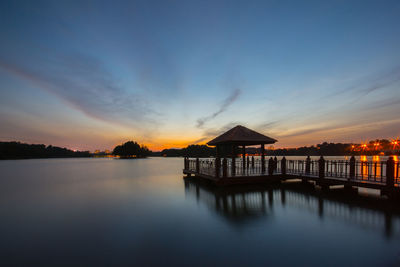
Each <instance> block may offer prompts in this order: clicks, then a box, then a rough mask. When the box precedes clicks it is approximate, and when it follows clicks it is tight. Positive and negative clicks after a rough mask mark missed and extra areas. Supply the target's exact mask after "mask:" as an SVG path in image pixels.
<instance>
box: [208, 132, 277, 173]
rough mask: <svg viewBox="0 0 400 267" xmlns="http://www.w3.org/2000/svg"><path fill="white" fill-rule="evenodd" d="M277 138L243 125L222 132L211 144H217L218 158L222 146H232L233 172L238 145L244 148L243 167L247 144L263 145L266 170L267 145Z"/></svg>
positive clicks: (262, 169) (262, 164) (262, 157)
mask: <svg viewBox="0 0 400 267" xmlns="http://www.w3.org/2000/svg"><path fill="white" fill-rule="evenodd" d="M275 142H277V140H276V139H273V138H271V137H268V136H265V135H263V134H260V133H258V132H256V131H253V130H250V129H249V128H246V127H244V126H242V125H237V126H236V127H234V128H232V129H230V130H229V131H227V132H225V133H223V134H221V135H220V136H218V137H216V138H214V139H213V140H211V141H209V142H208V143H207V144H208V145H209V146H216V149H217V155H216V157H217V159H218V158H220V156H221V155H220V154H221V153H220V151H221V147H224V148H230V150H231V158H232V164H231V166H232V173H235V166H236V164H235V158H236V155H237V151H236V147H241V148H242V158H243V160H242V164H243V169H245V167H246V146H254V145H261V171H262V172H265V147H264V146H265V145H266V144H274V143H275Z"/></svg>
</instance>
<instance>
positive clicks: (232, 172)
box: [184, 157, 400, 187]
mask: <svg viewBox="0 0 400 267" xmlns="http://www.w3.org/2000/svg"><path fill="white" fill-rule="evenodd" d="M184 169H185V170H187V171H190V172H193V173H197V174H202V175H207V176H211V177H214V178H216V179H220V178H235V177H244V176H266V175H286V174H287V175H292V176H293V175H295V176H299V177H313V178H320V179H324V178H332V179H338V180H347V181H358V182H368V183H376V184H388V185H389V186H390V185H393V186H397V187H399V186H400V178H399V173H400V164H399V162H398V161H397V162H395V161H394V160H393V158H389V160H387V161H357V160H355V158H354V157H352V158H351V159H350V160H325V159H324V158H323V157H321V158H320V159H319V160H311V159H310V158H307V159H305V160H287V159H286V158H285V157H283V158H282V159H281V160H277V159H272V158H270V159H268V160H267V159H266V160H265V161H264V164H263V162H262V160H261V159H255V158H254V157H251V158H250V157H247V158H244V159H243V158H240V159H239V158H236V159H235V160H232V159H228V158H217V159H216V158H206V159H204V158H203V159H200V158H185V168H184Z"/></svg>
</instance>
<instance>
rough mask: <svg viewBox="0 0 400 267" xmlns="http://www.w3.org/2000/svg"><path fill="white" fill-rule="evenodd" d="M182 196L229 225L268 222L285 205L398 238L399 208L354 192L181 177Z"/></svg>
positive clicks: (297, 185)
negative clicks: (217, 183)
mask: <svg viewBox="0 0 400 267" xmlns="http://www.w3.org/2000/svg"><path fill="white" fill-rule="evenodd" d="M184 181H185V193H186V195H187V196H190V197H195V198H196V200H197V201H198V202H199V203H202V204H205V205H206V206H207V207H208V208H209V209H211V210H212V211H214V212H216V213H217V214H218V215H220V216H222V217H223V218H224V219H226V221H227V222H228V223H230V224H234V225H241V226H245V225H246V224H247V223H249V222H250V221H255V220H259V219H261V218H262V219H269V218H273V217H274V216H275V214H274V210H276V209H281V208H284V207H285V206H287V207H290V208H294V209H297V210H300V211H304V210H306V211H308V212H310V213H312V214H314V215H315V216H318V217H319V218H320V220H321V221H322V222H323V221H324V220H326V219H327V218H329V219H328V221H332V220H337V221H339V222H341V223H345V224H348V225H352V226H356V227H359V228H364V229H366V230H368V231H373V232H376V231H380V232H381V233H382V234H383V235H384V236H385V237H387V238H393V237H396V238H400V208H399V207H398V205H396V204H395V203H393V202H390V201H389V200H386V199H381V198H376V197H371V196H363V195H359V194H358V193H357V192H355V191H353V192H347V191H345V190H340V189H339V190H334V191H330V192H322V191H319V190H316V189H315V188H314V187H313V186H312V185H304V184H297V183H284V184H281V185H275V186H245V187H243V186H241V187H237V186H233V187H225V188H221V187H216V186H214V185H212V184H209V183H207V182H203V181H199V180H196V179H195V178H190V177H188V178H185V179H184Z"/></svg>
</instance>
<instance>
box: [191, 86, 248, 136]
mask: <svg viewBox="0 0 400 267" xmlns="http://www.w3.org/2000/svg"><path fill="white" fill-rule="evenodd" d="M240 94H241V90H240V89H235V90H233V91H232V93H231V94H230V95H229V96H228V97H227V98H226V99H225V100H224V101H223V102H222V104H221V106H220V108H219V109H218V110H217V111H216V112H214V113H213V114H211V115H209V116H207V117H203V118H200V119H198V120H197V124H196V127H197V128H202V127H203V126H204V124H205V123H207V122H208V121H210V120H212V119H214V118H215V117H217V116H218V115H220V114H221V113H222V112H224V111H225V110H227V109H228V107H229V106H230V105H232V104H233V103H234V102H235V101H236V100H237V99H238V97H239V96H240Z"/></svg>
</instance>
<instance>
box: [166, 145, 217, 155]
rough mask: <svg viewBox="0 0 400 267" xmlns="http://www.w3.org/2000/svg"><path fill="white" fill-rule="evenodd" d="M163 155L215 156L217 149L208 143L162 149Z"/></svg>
mask: <svg viewBox="0 0 400 267" xmlns="http://www.w3.org/2000/svg"><path fill="white" fill-rule="evenodd" d="M160 154H161V156H164V157H198V158H205V157H214V156H215V154H216V150H215V148H213V147H209V146H206V145H190V146H187V147H185V148H181V149H178V148H171V149H164V150H163V151H161V153H160Z"/></svg>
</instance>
